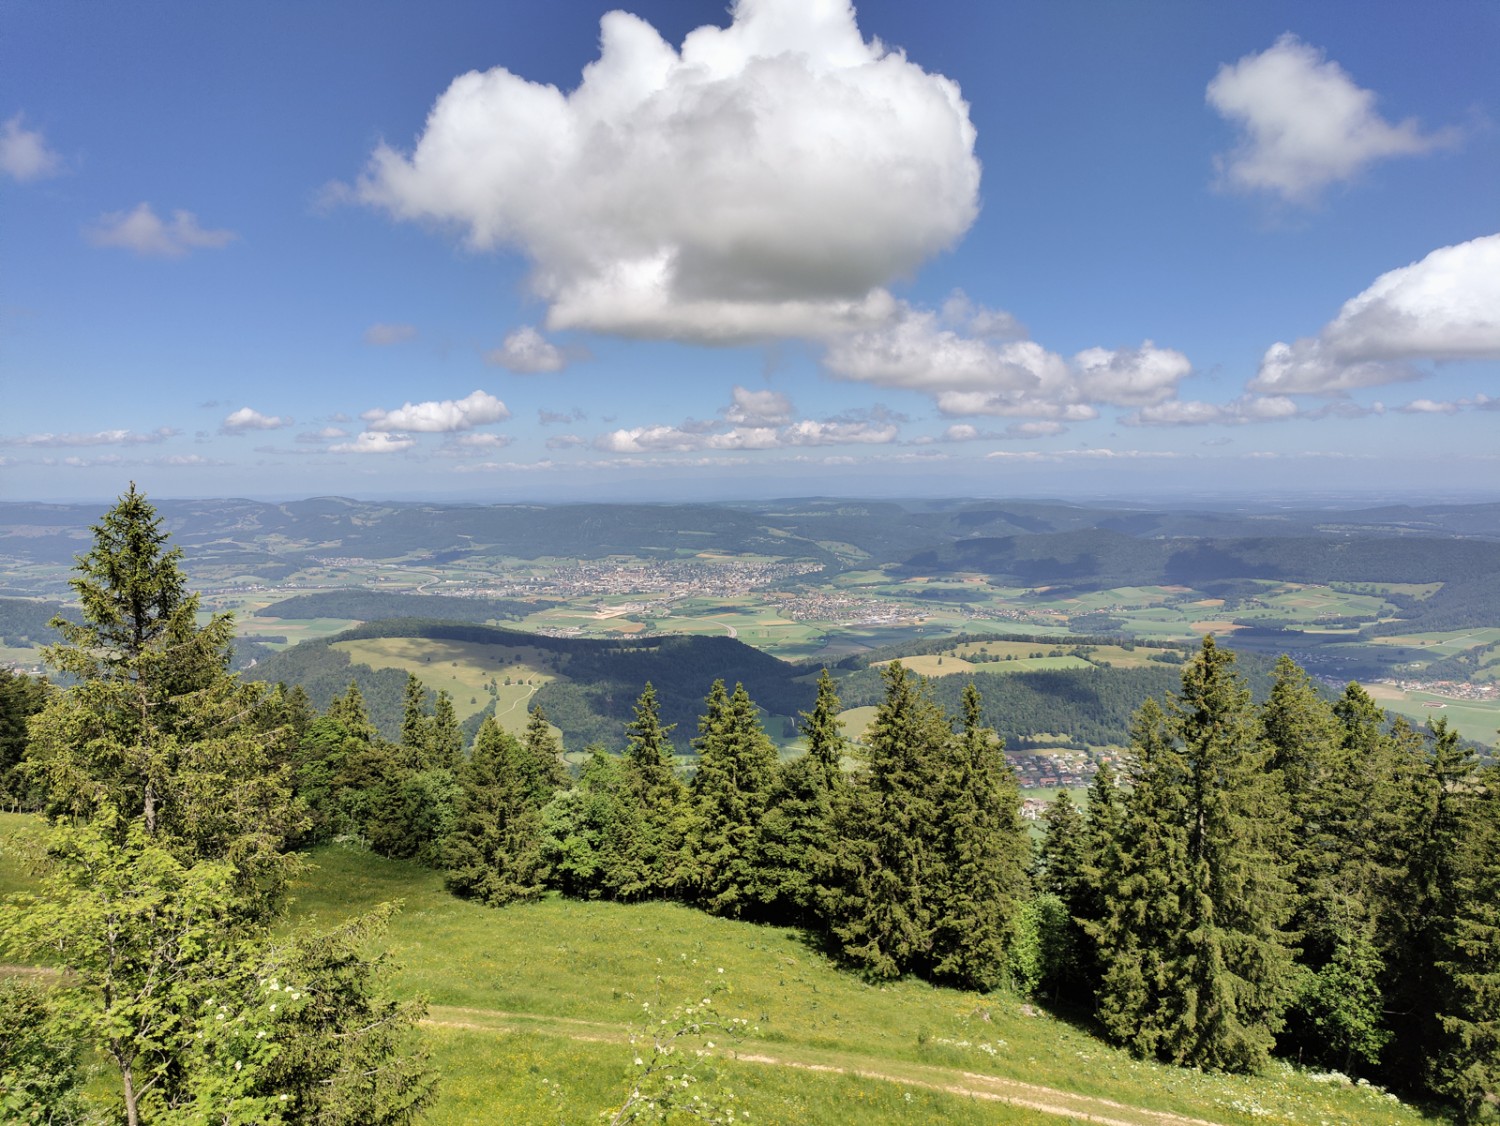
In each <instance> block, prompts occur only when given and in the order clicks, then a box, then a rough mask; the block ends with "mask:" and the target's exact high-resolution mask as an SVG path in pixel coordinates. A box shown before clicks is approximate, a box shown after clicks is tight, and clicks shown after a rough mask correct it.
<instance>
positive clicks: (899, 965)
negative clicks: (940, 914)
mask: <svg viewBox="0 0 1500 1126" xmlns="http://www.w3.org/2000/svg"><path fill="white" fill-rule="evenodd" d="M882 676H883V679H884V680H885V687H886V692H885V698H884V699H883V700H882V701H881V704H880V706H879V708H878V709H877V711H876V713H875V720H874V722H873V723H872V724H871V725H870V729H869V732H868V733H867V735H866V746H867V748H868V753H869V770H868V772H867V774H866V776H865V777H864V779H863V780H862V781H861V782H860V784H859V785H858V787H857V788H855V789H854V790H853V791H852V792H851V794H850V797H849V800H848V801H847V802H846V803H845V809H844V811H842V813H841V816H840V835H841V837H842V840H841V841H840V854H841V855H840V858H839V865H840V868H841V883H842V887H841V889H840V892H839V894H838V897H837V900H836V901H835V903H834V904H833V912H834V926H833V935H834V938H835V940H836V941H837V943H838V944H839V949H840V952H841V953H842V955H843V956H844V957H845V958H846V959H848V960H849V961H850V962H852V963H854V964H855V965H857V966H859V967H860V968H861V969H863V970H864V972H865V973H866V974H868V975H869V976H870V977H873V978H893V977H898V976H900V975H901V974H902V973H905V972H908V971H912V970H916V971H918V972H920V971H923V970H926V969H930V967H931V964H932V963H931V954H932V934H933V924H934V918H933V913H932V912H933V906H934V903H933V900H934V894H935V892H936V890H937V885H938V884H939V883H940V882H941V881H942V880H943V879H944V878H945V877H944V873H943V872H942V871H941V852H940V846H939V839H938V834H939V831H940V830H939V816H938V810H939V805H938V794H939V790H940V785H941V782H942V765H941V764H942V755H943V751H944V749H945V748H946V747H947V744H948V741H949V739H950V737H951V735H952V731H951V729H950V728H949V726H948V721H947V719H946V717H944V715H943V713H942V711H941V710H940V709H939V708H938V706H937V705H936V704H935V703H933V701H932V697H931V696H930V695H929V694H928V692H927V691H926V688H925V685H923V684H922V683H921V682H920V680H919V678H917V677H914V676H910V675H908V673H907V671H906V669H905V667H904V666H903V665H902V664H901V662H900V661H893V662H892V663H891V664H890V665H888V666H887V667H886V668H885V670H884V671H883V673H882Z"/></svg>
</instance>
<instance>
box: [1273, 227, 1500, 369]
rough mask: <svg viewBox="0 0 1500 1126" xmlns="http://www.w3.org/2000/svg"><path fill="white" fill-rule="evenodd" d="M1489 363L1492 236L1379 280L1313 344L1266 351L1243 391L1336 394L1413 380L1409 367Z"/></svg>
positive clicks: (1494, 322) (1497, 314)
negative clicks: (1420, 362)
mask: <svg viewBox="0 0 1500 1126" xmlns="http://www.w3.org/2000/svg"><path fill="white" fill-rule="evenodd" d="M1497 358H1500V234H1494V235H1486V236H1484V237H1482V238H1476V239H1472V240H1471V241H1469V242H1463V243H1459V244H1458V245H1456V246H1445V247H1441V248H1439V249H1437V250H1434V251H1433V252H1432V253H1431V254H1429V255H1427V257H1425V258H1423V259H1422V260H1421V261H1420V262H1414V263H1412V264H1411V265H1408V266H1402V267H1401V268H1399V269H1395V270H1391V271H1389V272H1388V273H1385V274H1382V275H1381V276H1380V277H1379V278H1377V279H1376V280H1375V282H1374V284H1373V285H1371V286H1370V287H1369V288H1368V289H1366V290H1365V291H1364V292H1363V293H1361V294H1359V295H1358V296H1357V297H1354V298H1351V299H1350V300H1349V301H1347V302H1345V303H1344V307H1343V308H1342V309H1341V310H1339V315H1338V316H1337V317H1335V318H1334V319H1333V320H1332V321H1331V322H1329V324H1327V325H1326V326H1324V328H1323V330H1322V331H1321V332H1320V333H1319V334H1318V335H1317V336H1316V337H1312V338H1303V339H1301V340H1298V341H1296V342H1294V343H1292V344H1286V343H1282V342H1278V343H1276V344H1273V345H1271V347H1270V348H1269V349H1267V350H1266V354H1265V357H1264V358H1263V359H1262V360H1261V365H1260V371H1259V372H1258V373H1257V374H1256V376H1255V378H1254V379H1253V380H1251V382H1250V389H1251V390H1252V391H1264V392H1273V393H1284V394H1337V393H1341V392H1344V391H1349V390H1353V389H1354V388H1358V387H1376V386H1380V385H1383V384H1387V383H1395V382H1399V381H1403V380H1410V379H1417V378H1420V377H1421V375H1422V374H1423V373H1422V372H1421V371H1420V370H1419V369H1417V368H1415V367H1413V366H1412V363H1411V361H1418V360H1437V361H1442V360H1472V359H1497Z"/></svg>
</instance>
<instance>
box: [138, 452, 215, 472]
mask: <svg viewBox="0 0 1500 1126" xmlns="http://www.w3.org/2000/svg"><path fill="white" fill-rule="evenodd" d="M145 464H147V465H160V466H164V467H167V468H172V469H180V468H193V467H197V466H218V465H228V464H229V462H227V461H220V460H218V459H217V458H211V457H203V456H202V455H201V454H171V455H169V456H167V457H153V458H149V459H147V461H146V462H145Z"/></svg>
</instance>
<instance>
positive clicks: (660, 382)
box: [0, 0, 1500, 501]
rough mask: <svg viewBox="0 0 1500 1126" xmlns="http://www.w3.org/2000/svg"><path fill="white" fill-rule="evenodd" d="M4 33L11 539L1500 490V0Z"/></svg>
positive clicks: (497, 16) (346, 13) (0, 473)
mask: <svg viewBox="0 0 1500 1126" xmlns="http://www.w3.org/2000/svg"><path fill="white" fill-rule="evenodd" d="M3 10H4V19H5V22H6V34H5V35H4V36H3V37H0V209H3V210H0V224H3V237H0V392H3V408H0V499H9V500H16V499H98V498H105V497H108V496H111V495H113V494H116V493H118V492H119V491H121V490H122V489H123V488H124V486H125V483H126V482H127V481H129V480H131V479H134V480H136V481H138V482H139V483H140V484H141V486H142V487H143V488H145V489H146V490H147V491H148V492H150V493H152V494H154V495H158V496H227V495H234V496H253V497H268V498H289V497H300V496H310V495H318V494H328V493H340V494H346V495H353V496H359V497H369V498H413V497H425V498H432V499H455V500H457V499H464V500H494V501H512V500H558V499H582V498H594V497H599V498H609V499H619V498H627V497H643V498H648V499H656V498H661V499H680V498H693V499H716V498H725V499H738V498H744V499H749V498H757V497H772V496H787V495H810V494H844V495H943V494H947V495H970V496H1115V497H1129V496H1142V497H1155V496H1161V495H1164V494H1168V493H1190V494H1194V495H1209V494H1226V495H1235V496H1253V497H1263V498H1266V499H1281V498H1293V499H1295V498H1297V497H1305V496H1314V495H1328V494H1348V495H1360V496H1369V497H1381V496H1392V497H1395V496H1419V495H1429V496H1442V497H1450V496H1461V495H1491V496H1493V495H1500V446H1497V444H1496V442H1495V435H1496V433H1497V430H1500V410H1497V408H1500V68H1496V67H1495V65H1494V55H1495V49H1496V47H1497V46H1500V7H1497V6H1496V5H1495V4H1494V3H1492V2H1490V0H1473V2H1466V0H1448V2H1445V3H1444V4H1442V5H1413V4H1408V3H1368V2H1361V3H1352V2H1351V3H1343V2H1328V3H1321V4H1315V5H1309V4H1272V3H1257V4H1254V5H1248V4H1241V5H1220V4H1213V5H1210V4H1202V3H1188V2H1185V0H1184V2H1177V3H1168V2H1163V3H1153V4H1114V3H1103V2H1093V3H1083V2H1076V0H1034V2H1008V3H1004V4H996V3H989V2H962V3H959V2H954V3H943V2H935V3H933V4H927V5H920V6H919V5H913V4H909V3H900V2H882V3H874V2H867V3H860V4H858V5H857V10H856V8H851V7H849V6H847V5H845V4H843V3H839V2H836V0H741V2H740V3H739V4H738V5H736V6H734V7H733V8H731V9H726V8H725V7H724V6H723V5H722V4H719V3H696V2H689V0H674V2H671V3H641V4H635V5H631V6H629V7H627V8H626V9H624V10H623V11H622V12H615V13H614V14H608V13H609V12H610V10H609V9H608V8H607V7H606V6H605V5H603V4H595V3H591V2H585V0H566V2H559V3H554V4H547V5H540V4H519V3H495V2H489V3H458V2H453V3H436V4H431V5H422V6H420V7H418V6H416V5H408V4H396V3H389V2H385V3H381V2H362V3H320V4H303V3H292V2H287V0H272V2H258V3H255V4H248V3H223V4H214V5H204V4H187V3H171V2H161V3H152V4H133V3H131V4H117V5H101V4H92V3H82V2H78V3H74V2H69V0H48V2H32V0H10V2H8V3H6V4H5V5H4V9H3ZM626 13H628V14H626ZM699 29H702V30H699Z"/></svg>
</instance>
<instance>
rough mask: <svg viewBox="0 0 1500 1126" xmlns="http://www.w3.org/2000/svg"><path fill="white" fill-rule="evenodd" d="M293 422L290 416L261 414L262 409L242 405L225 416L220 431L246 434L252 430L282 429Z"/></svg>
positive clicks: (221, 432)
mask: <svg viewBox="0 0 1500 1126" xmlns="http://www.w3.org/2000/svg"><path fill="white" fill-rule="evenodd" d="M291 424H292V420H291V419H290V418H282V417H281V416H280V415H266V414H261V413H260V411H258V410H252V409H251V408H250V407H241V408H240V409H239V410H237V411H235V412H233V413H232V414H230V415H228V416H227V417H225V419H224V422H223V424H222V425H220V427H219V433H220V434H245V433H248V432H249V431H251V430H280V429H281V428H282V427H284V426H290V425H291Z"/></svg>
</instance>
